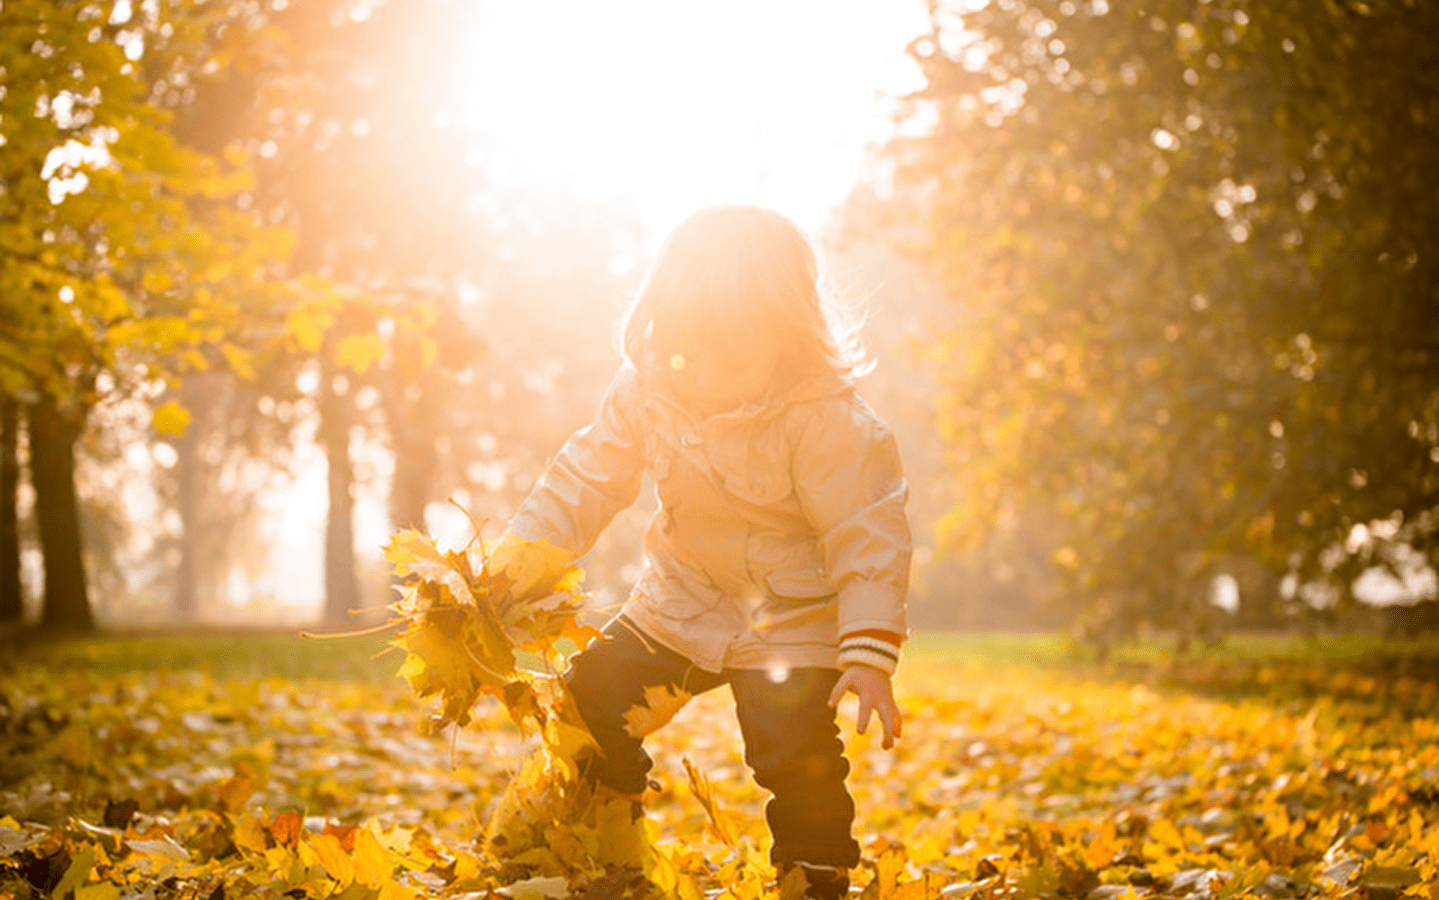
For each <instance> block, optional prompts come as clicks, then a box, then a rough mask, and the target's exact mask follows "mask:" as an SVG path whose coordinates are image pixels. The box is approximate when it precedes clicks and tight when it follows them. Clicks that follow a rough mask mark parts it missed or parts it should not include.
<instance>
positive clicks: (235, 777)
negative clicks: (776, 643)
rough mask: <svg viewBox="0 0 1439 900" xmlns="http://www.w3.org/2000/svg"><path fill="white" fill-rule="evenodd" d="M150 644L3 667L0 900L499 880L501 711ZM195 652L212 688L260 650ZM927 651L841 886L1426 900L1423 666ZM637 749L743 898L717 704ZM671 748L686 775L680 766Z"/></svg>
mask: <svg viewBox="0 0 1439 900" xmlns="http://www.w3.org/2000/svg"><path fill="white" fill-rule="evenodd" d="M169 640H170V642H171V643H172V644H173V645H174V649H172V650H165V644H164V642H163V641H160V640H159V639H155V638H150V639H145V640H144V641H141V642H138V643H136V644H134V645H133V646H132V645H131V644H130V643H129V642H128V641H123V640H118V639H107V640H105V641H103V642H89V643H83V644H53V645H49V646H45V647H34V646H31V647H29V648H28V649H26V650H24V651H21V652H19V653H17V654H14V655H11V656H10V657H9V659H11V660H13V661H15V662H17V663H18V665H15V664H11V665H7V666H6V670H5V671H4V673H3V674H0V697H3V698H4V702H3V703H0V732H3V742H0V809H3V810H4V813H3V815H0V895H4V894H7V893H8V894H10V895H13V896H16V897H30V896H39V895H40V894H44V895H46V896H50V895H52V894H53V893H54V890H55V888H56V887H58V886H59V883H60V882H61V881H62V880H63V879H64V878H65V876H66V874H67V873H71V874H70V878H71V880H70V882H69V884H68V886H78V887H79V888H80V889H81V890H82V891H84V892H85V893H79V894H77V896H80V897H97V896H98V897H106V896H108V897H141V896H153V897H167V896H177V897H178V896H201V897H208V896H211V895H212V894H213V893H214V891H215V890H216V889H217V888H218V889H220V890H222V891H223V892H224V896H256V897H280V896H283V895H286V894H287V893H288V894H289V896H311V897H325V896H341V895H344V896H348V897H377V896H387V897H399V896H410V897H439V896H451V897H453V896H470V897H475V898H482V897H486V896H487V895H488V894H489V892H490V891H492V890H495V889H497V888H499V887H500V886H502V885H503V884H504V883H505V878H507V877H510V876H508V875H506V874H505V873H504V872H503V870H502V869H501V868H500V867H498V866H497V865H496V864H495V862H494V860H493V859H491V858H490V857H489V856H488V855H487V854H486V853H485V852H484V850H483V848H482V847H480V846H477V845H476V843H475V842H474V841H473V840H472V838H473V836H474V834H475V832H476V830H477V828H478V827H479V825H478V823H479V822H480V821H483V820H484V819H485V818H487V817H488V813H489V811H490V810H492V809H493V808H494V807H495V806H496V805H497V803H496V801H497V799H498V798H499V797H500V796H501V795H502V793H503V789H504V788H503V786H504V785H505V784H506V783H507V782H508V781H509V780H510V776H511V771H512V770H513V768H514V767H515V766H517V765H518V764H519V761H520V760H521V759H523V758H524V757H525V756H526V755H527V754H528V752H529V750H530V748H531V746H532V745H530V744H527V743H522V742H520V741H517V740H515V739H514V738H513V737H511V736H510V735H513V733H514V732H513V727H512V725H511V724H510V720H509V716H508V713H507V712H506V710H505V709H504V708H503V706H502V704H500V703H498V702H495V701H491V700H483V701H481V703H480V704H479V706H478V707H477V708H476V709H475V711H474V722H473V724H472V726H471V727H468V728H464V729H460V730H458V731H457V732H456V733H455V734H454V735H453V736H452V738H451V736H446V735H438V734H434V735H430V736H422V735H420V734H418V733H417V732H416V729H415V727H414V717H413V715H412V711H413V699H412V698H411V696H410V691H409V689H408V687H407V686H406V685H405V684H404V683H403V682H400V681H398V680H393V679H392V680H391V681H390V682H389V684H388V685H385V684H376V683H373V682H371V681H369V680H366V681H363V682H347V681H343V680H334V679H330V678H317V677H315V675H322V674H325V673H328V672H331V671H333V670H332V668H331V666H334V665H337V664H336V663H325V664H324V665H323V666H321V667H317V668H316V669H315V670H314V674H311V675H302V676H292V677H288V678H280V677H275V676H273V675H266V676H254V675H249V674H247V675H245V676H243V677H232V676H226V677H223V678H215V677H212V676H210V675H208V674H205V671H204V669H205V668H207V667H209V663H208V662H207V661H201V660H196V662H195V663H192V665H193V666H194V667H193V668H182V669H171V668H169V665H170V663H165V664H163V665H156V666H153V667H146V666H138V665H137V666H135V667H134V668H132V669H131V670H130V671H115V670H114V668H113V661H117V660H127V661H131V662H132V663H138V662H140V661H141V660H142V659H143V656H144V654H148V653H151V652H157V651H158V652H160V653H161V657H160V658H161V659H163V660H170V661H178V660H181V659H183V658H186V657H192V654H193V653H194V652H195V649H194V646H193V642H192V641H191V640H190V639H188V638H171V639H169ZM204 643H208V644H209V646H210V647H211V648H213V649H211V650H210V652H211V653H213V654H214V663H215V666H216V667H218V668H220V669H222V670H223V669H224V668H225V667H226V666H227V665H228V663H227V659H228V658H229V657H230V656H232V655H236V656H238V657H239V658H241V659H244V660H247V662H246V664H245V669H243V670H241V671H248V669H249V666H250V665H251V662H258V661H259V660H261V659H262V658H263V656H264V655H266V654H273V653H275V652H276V650H277V648H278V647H280V646H282V645H281V644H279V643H278V639H263V640H261V641H260V642H258V643H257V644H256V645H255V647H253V648H250V647H249V646H248V642H247V640H246V639H243V638H232V639H230V640H229V641H227V642H225V643H223V644H221V643H219V642H218V641H217V640H216V639H208V640H207V641H202V644H204ZM931 643H933V642H931ZM942 643H943V652H939V648H938V647H937V648H936V650H935V651H933V652H925V653H921V654H919V655H917V656H915V657H914V658H912V659H910V660H909V661H908V662H907V663H906V668H905V671H904V672H903V673H902V674H901V677H900V681H899V687H900V701H901V705H902V707H903V709H904V710H905V713H906V715H907V718H908V721H907V722H906V733H905V738H904V740H903V741H902V742H901V743H900V744H899V745H898V747H897V748H896V750H895V751H893V752H885V751H883V750H881V749H880V748H879V746H878V742H877V741H871V740H870V739H867V738H865V737H862V736H856V735H851V736H850V737H849V744H850V752H851V756H852V758H853V759H854V761H855V771H854V773H853V775H852V776H851V778H850V784H851V786H852V788H853V789H854V791H855V793H856V797H857V800H858V805H859V809H860V820H859V822H858V825H857V828H858V832H859V834H860V836H861V840H862V843H863V847H864V855H865V859H866V862H865V863H864V864H863V865H864V869H863V871H862V872H860V873H858V875H859V877H858V882H859V884H860V885H861V886H863V887H864V890H865V892H866V893H865V894H863V896H866V897H868V898H879V897H884V898H905V897H938V896H939V895H940V891H941V890H944V889H948V893H947V894H945V896H948V897H961V898H962V897H996V896H1001V895H1010V896H1021V897H1024V896H1050V897H1075V896H1086V895H1087V894H1088V895H1091V896H1095V897H1110V896H1114V897H1118V896H1129V895H1130V892H1131V891H1132V893H1133V895H1134V896H1140V897H1143V896H1161V895H1163V896H1180V895H1189V896H1191V897H1193V898H1195V900H1202V898H1209V900H1214V898H1218V897H1221V896H1222V897H1226V898H1229V897H1268V898H1271V900H1273V898H1280V900H1286V898H1300V897H1341V896H1343V897H1358V896H1361V895H1363V896H1371V897H1372V896H1386V897H1399V896H1410V897H1426V896H1427V897H1432V896H1434V893H1433V891H1434V885H1435V884H1436V883H1439V871H1436V869H1435V866H1436V864H1439V846H1435V844H1434V840H1435V835H1436V834H1439V806H1436V798H1435V796H1434V794H1433V783H1434V773H1435V771H1436V769H1439V758H1436V756H1435V753H1436V750H1435V748H1436V746H1439V742H1436V740H1435V737H1436V735H1435V733H1434V728H1435V722H1434V720H1433V716H1432V710H1433V709H1434V708H1435V701H1436V699H1439V698H1436V684H1439V682H1436V680H1435V679H1434V673H1435V671H1436V670H1435V668H1434V666H1433V665H1432V661H1433V657H1432V656H1431V657H1429V659H1430V663H1431V664H1430V665H1429V666H1428V667H1427V668H1426V669H1425V670H1424V671H1426V672H1427V673H1428V674H1427V675H1426V676H1422V677H1420V676H1416V674H1414V673H1413V672H1411V673H1408V674H1401V673H1394V672H1384V671H1377V670H1368V669H1365V668H1363V667H1360V668H1357V669H1356V667H1355V666H1354V661H1353V660H1347V661H1346V660H1342V659H1324V658H1320V659H1311V658H1310V655H1309V653H1308V652H1307V651H1305V650H1304V649H1303V648H1302V647H1297V648H1294V650H1293V651H1292V652H1289V651H1286V652H1285V654H1284V658H1282V659H1281V658H1265V657H1259V658H1246V659H1243V660H1242V661H1241V660H1239V659H1232V660H1228V661H1225V662H1224V663H1223V664H1222V665H1209V664H1203V665H1194V666H1186V667H1182V668H1173V667H1172V663H1170V662H1167V661H1166V662H1164V663H1162V664H1160V665H1159V667H1158V668H1155V669H1148V668H1146V669H1140V670H1135V671H1134V672H1132V673H1131V674H1129V675H1125V674H1120V673H1115V672H1114V671H1113V670H1107V669H1088V670H1082V671H1067V670H1066V669H1065V668H1064V667H1062V666H1059V665H1056V664H1054V663H1052V662H1051V663H1045V664H1043V665H1035V664H1032V663H1029V664H1022V665H1016V664H1006V663H1003V662H998V661H996V660H995V659H994V658H993V657H992V655H990V654H988V652H987V651H984V650H983V648H981V649H980V651H979V652H976V653H975V654H974V655H967V656H956V655H954V654H953V650H952V642H942ZM351 644H353V649H351V650H350V652H351V654H352V655H353V656H355V657H357V658H356V659H355V660H353V661H352V662H350V663H345V664H343V665H341V666H340V667H339V669H338V671H341V672H348V671H352V670H353V669H354V667H356V666H360V667H361V668H366V669H370V670H372V671H378V664H377V663H375V662H371V663H369V664H368V665H363V664H362V663H361V662H360V660H359V659H358V657H359V654H361V653H367V652H370V650H371V649H373V647H374V646H375V645H376V642H374V641H354V642H331V643H327V644H322V645H319V646H318V648H317V647H316V645H315V644H314V643H313V642H311V644H310V645H309V647H307V648H306V647H301V646H299V645H297V644H295V643H294V642H291V643H290V644H289V646H290V647H291V648H292V652H312V651H314V650H316V649H318V650H320V651H323V654H322V655H323V658H326V659H336V658H337V657H336V653H337V652H338V651H339V650H342V649H344V648H345V646H348V645H351ZM1333 655H1334V654H1332V653H1330V652H1328V651H1326V652H1324V653H1323V654H1321V656H1322V657H1330V656H1333ZM192 658H193V657H192ZM87 659H93V662H90V663H86V660H87ZM287 665H288V664H287ZM367 679H368V676H367ZM451 739H453V741H454V744H453V745H452V744H451ZM650 740H651V742H652V749H653V750H654V752H656V754H657V756H658V757H659V758H660V759H661V761H662V765H661V767H660V769H659V770H658V771H657V774H658V775H660V777H662V778H665V779H667V780H673V782H674V783H673V784H669V785H665V786H662V788H661V789H660V790H659V791H656V792H653V793H652V795H651V796H650V797H649V798H648V804H649V806H650V808H651V809H652V811H653V813H654V815H655V816H656V818H657V823H658V828H657V829H656V830H657V831H658V832H659V833H660V834H661V835H664V836H666V838H668V839H669V840H665V841H661V842H660V843H659V845H658V847H659V851H660V852H661V853H662V854H664V856H665V858H666V859H669V860H671V861H672V862H673V864H674V865H675V867H676V868H677V869H678V870H679V871H680V872H682V873H684V874H686V875H688V876H689V877H690V878H691V879H693V880H694V882H695V883H696V884H697V885H698V886H699V887H700V888H701V889H702V890H705V891H709V892H711V893H712V894H715V895H718V896H723V897H725V898H726V900H730V898H757V897H759V896H762V895H763V891H764V879H765V877H766V876H765V871H764V867H763V866H760V865H758V864H757V862H756V860H757V859H758V854H757V853H756V852H755V850H756V848H758V847H760V846H761V845H762V842H763V840H764V839H763V837H762V824H761V817H760V816H759V814H758V813H759V808H758V800H759V798H758V797H757V796H756V794H755V789H754V788H753V785H752V783H751V782H750V780H749V779H748V777H747V775H746V773H745V772H744V770H743V766H742V763H741V762H740V755H739V748H738V732H737V726H736V725H735V723H734V720H733V717H732V714H731V712H730V710H729V706H728V703H727V698H725V697H722V696H717V695H706V696H703V697H700V698H697V699H696V700H695V701H694V702H693V703H691V704H690V705H689V706H688V707H686V708H685V709H684V710H683V711H681V712H680V714H679V715H678V716H677V717H676V718H675V720H674V721H673V722H672V723H671V724H670V725H669V726H668V727H666V728H665V729H663V730H661V731H660V732H658V733H657V734H656V735H654V737H652V738H651V739H650ZM681 756H683V757H685V758H686V759H687V760H689V761H691V763H692V765H693V766H694V767H695V768H696V770H703V771H704V772H707V773H708V776H701V777H700V778H699V779H698V780H695V779H692V778H691V777H689V776H684V775H681V774H680V772H679V769H680V766H679V764H678V762H677V761H678V760H679V759H680V757H681ZM696 790H699V791H700V793H699V794H696ZM471 803H474V805H475V808H474V809H471V807H470V804H471ZM706 804H708V805H710V806H711V807H714V808H716V810H717V812H718V815H719V816H720V817H721V818H720V820H719V824H720V825H721V826H722V828H715V827H714V823H711V822H709V820H707V818H706V813H705V809H704V806H705V805H706ZM107 810H108V813H107ZM6 817H8V818H6ZM722 835H723V836H725V839H722ZM675 839H677V840H675ZM726 840H728V841H729V843H728V844H727V843H726ZM376 845H378V848H377V846H376ZM731 845H733V846H734V847H736V848H737V850H736V849H731ZM529 883H530V886H531V887H532V888H534V889H536V890H538V889H549V890H551V892H552V895H554V896H566V895H567V894H568V895H569V896H576V897H578V896H583V893H582V892H575V893H569V891H568V886H566V888H565V889H564V890H563V891H561V889H560V888H559V886H558V885H557V884H556V882H553V881H550V882H544V881H530V882H529ZM1096 884H1097V887H1096ZM342 885H347V887H342ZM345 891H349V892H350V893H348V894H345ZM290 892H293V893H290ZM385 892H388V893H385ZM64 894H65V891H61V892H60V893H59V894H58V895H56V896H59V897H62V898H63V896H64ZM516 895H517V893H516V892H512V893H511V896H516Z"/></svg>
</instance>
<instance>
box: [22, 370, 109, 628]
mask: <svg viewBox="0 0 1439 900" xmlns="http://www.w3.org/2000/svg"><path fill="white" fill-rule="evenodd" d="M82 421H83V417H82V416H74V415H66V414H65V413H64V412H63V411H62V410H61V409H60V407H59V404H57V403H56V401H55V399H54V398H52V397H42V398H41V399H40V401H39V402H37V403H35V404H32V405H31V406H30V479H31V481H32V482H33V483H34V485H35V519H36V522H37V523H38V524H39V526H40V548H41V550H43V551H44V554H45V605H44V611H43V612H42V614H41V616H40V624H41V626H42V627H44V628H46V629H50V630H54V631H73V632H85V631H93V630H94V629H95V619H94V616H93V615H92V614H91V612H90V598H89V595H88V593H87V590H86V585H85V562H84V559H83V557H82V555H81V547H80V507H79V503H78V502H77V501H76V498H75V440H76V438H78V437H79V436H80V428H81V423H82Z"/></svg>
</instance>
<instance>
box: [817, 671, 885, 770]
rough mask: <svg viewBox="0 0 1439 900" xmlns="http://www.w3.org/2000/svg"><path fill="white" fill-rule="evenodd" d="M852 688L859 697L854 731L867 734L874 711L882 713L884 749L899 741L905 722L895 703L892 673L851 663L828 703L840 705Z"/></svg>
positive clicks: (841, 675) (880, 716) (880, 717)
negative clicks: (890, 680) (902, 720)
mask: <svg viewBox="0 0 1439 900" xmlns="http://www.w3.org/2000/svg"><path fill="white" fill-rule="evenodd" d="M850 691H853V692H854V694H855V696H857V697H858V698H859V713H858V715H857V716H856V719H855V730H856V731H858V732H859V733H860V734H864V730H865V729H866V728H868V727H869V719H870V715H871V714H872V713H879V724H880V725H881V726H882V727H883V728H884V749H886V750H888V749H889V748H891V747H893V746H894V742H895V741H897V740H899V732H900V729H901V727H902V725H903V723H902V722H901V721H900V716H899V707H898V706H897V705H896V704H895V702H894V689H893V688H892V687H891V686H890V683H889V676H888V675H886V674H884V673H883V672H881V671H880V670H879V669H874V668H871V667H869V666H865V665H856V666H850V667H849V668H847V669H845V670H844V671H843V672H842V673H840V676H839V681H838V682H836V683H835V686H834V690H833V691H831V692H830V695H829V705H830V706H838V705H839V701H840V700H841V699H843V697H844V695H845V694H847V693H849V692H850Z"/></svg>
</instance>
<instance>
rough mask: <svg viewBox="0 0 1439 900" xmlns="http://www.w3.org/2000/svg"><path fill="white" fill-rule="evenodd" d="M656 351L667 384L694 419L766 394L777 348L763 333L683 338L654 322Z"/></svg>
mask: <svg viewBox="0 0 1439 900" xmlns="http://www.w3.org/2000/svg"><path fill="white" fill-rule="evenodd" d="M654 340H655V351H656V353H657V354H658V357H659V360H658V361H659V364H660V366H661V368H662V371H664V372H665V373H666V375H667V377H668V380H669V385H670V387H671V389H672V390H673V391H674V392H675V394H676V395H677V396H678V397H679V399H680V401H681V402H682V403H684V404H685V406H687V407H688V408H689V409H691V410H692V411H693V412H695V413H696V414H698V415H703V416H709V415H714V414H715V413H721V412H727V411H729V410H731V409H734V408H735V407H737V406H740V405H742V404H744V403H745V402H747V401H751V400H758V399H759V398H760V397H761V396H763V395H764V393H765V392H766V391H767V390H769V387H770V384H771V382H772V381H773V380H774V377H775V372H776V370H777V369H778V368H779V361H780V346H779V341H778V340H777V339H776V338H775V336H774V334H773V333H772V332H770V331H769V330H767V329H759V330H758V331H757V332H756V333H754V334H750V335H745V336H743V337H741V336H739V335H728V336H723V335H712V336H704V335H696V334H684V333H681V332H679V331H678V330H676V329H666V328H662V327H660V326H659V323H656V327H655V332H654Z"/></svg>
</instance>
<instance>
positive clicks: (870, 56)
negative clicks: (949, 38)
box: [453, 0, 924, 228]
mask: <svg viewBox="0 0 1439 900" xmlns="http://www.w3.org/2000/svg"><path fill="white" fill-rule="evenodd" d="M715 9H716V8H715V7H710V6H701V5H697V4H692V3H673V2H662V0H625V2H616V3H608V4H594V3H582V2H577V0H563V2H560V3H558V4H522V3H502V4H495V5H493V6H492V7H486V8H485V14H484V15H483V16H481V17H479V18H478V19H477V20H476V32H477V33H476V34H475V35H474V36H473V39H472V41H470V44H469V50H471V51H472V52H471V53H467V58H466V59H465V60H463V62H462V63H461V64H460V66H459V68H460V71H461V73H462V78H463V80H464V81H465V82H467V83H469V84H472V85H473V89H472V90H470V91H468V92H467V93H466V95H465V101H464V102H467V103H468V104H469V105H470V108H468V109H463V110H454V111H453V114H454V116H455V117H456V118H457V119H458V120H461V121H468V122H473V123H476V125H477V126H478V127H479V128H481V129H482V130H484V131H485V132H487V133H488V134H490V135H493V136H494V138H495V140H496V141H497V144H498V146H497V147H496V148H495V149H496V152H498V153H500V154H502V155H503V157H504V159H503V160H502V162H503V163H504V168H506V169H508V170H509V174H510V176H511V177H512V178H513V179H515V180H516V181H521V182H541V183H544V182H552V181H554V180H555V179H564V180H567V181H570V182H572V183H573V184H575V185H576V187H577V189H578V190H580V191H581V192H583V193H584V194H586V195H589V196H597V197H605V196H614V195H625V196H628V197H630V198H631V199H632V200H633V201H634V202H635V203H636V205H637V206H638V207H639V208H640V210H641V213H642V214H643V215H645V216H646V217H648V218H650V219H651V221H652V223H654V224H659V225H667V224H669V223H670V222H672V221H673V220H675V219H677V218H679V217H680V216H682V215H684V214H685V213H686V212H688V211H689V210H691V209H692V208H694V207H696V206H698V205H701V204H704V203H710V202H718V201H745V202H758V203H764V204H767V205H771V206H774V207H777V208H780V209H782V210H784V211H786V212H788V213H790V214H791V215H792V216H793V217H795V218H796V219H797V220H799V221H800V222H801V224H802V225H804V226H805V227H808V228H814V227H817V226H818V225H819V224H821V222H822V221H823V219H824V217H825V214H826V213H827V211H828V210H829V209H830V208H831V207H832V206H833V205H835V204H836V203H838V202H839V201H840V200H842V199H843V197H844V195H845V193H846V192H847V190H848V188H849V186H850V185H851V184H852V183H853V181H854V179H855V176H856V175H857V174H858V172H859V170H860V165H861V162H862V159H863V154H864V151H865V148H866V147H867V146H868V145H871V144H873V143H875V142H877V141H879V140H881V139H882V138H883V137H884V136H885V134H887V133H888V131H887V130H888V127H889V124H888V107H887V105H886V102H885V101H886V98H887V97H892V96H894V95H897V94H900V93H903V92H904V91H907V90H910V89H913V88H915V87H917V86H918V84H919V77H918V72H917V70H916V69H915V68H914V67H913V66H912V64H911V63H910V62H909V61H908V59H907V58H906V57H905V54H904V48H905V45H906V43H907V41H908V40H909V39H910V38H911V37H913V36H914V35H915V34H918V33H919V32H920V31H922V30H923V28H924V5H923V3H920V2H918V0H915V2H905V3H885V4H881V3H877V2H861V0H842V2H828V3H820V2H793V3H786V4H770V3H765V2H762V0H737V2H734V3H731V4H727V5H726V6H725V7H724V8H723V9H724V12H723V14H718V13H716V11H715Z"/></svg>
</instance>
